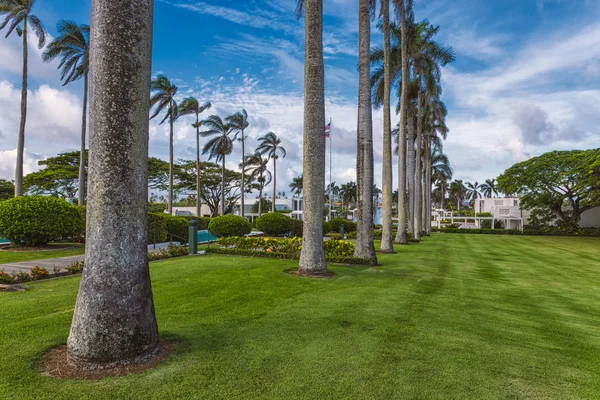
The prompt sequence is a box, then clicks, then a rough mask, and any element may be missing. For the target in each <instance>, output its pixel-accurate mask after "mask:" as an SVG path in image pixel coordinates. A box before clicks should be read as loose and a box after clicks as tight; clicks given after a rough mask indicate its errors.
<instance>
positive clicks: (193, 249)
mask: <svg viewBox="0 0 600 400" xmlns="http://www.w3.org/2000/svg"><path fill="white" fill-rule="evenodd" d="M189 242H190V254H198V223H197V221H196V220H194V219H193V220H191V221H190V230H189Z"/></svg>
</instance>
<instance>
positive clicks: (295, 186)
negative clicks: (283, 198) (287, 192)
mask: <svg viewBox="0 0 600 400" xmlns="http://www.w3.org/2000/svg"><path fill="white" fill-rule="evenodd" d="M303 185H304V175H300V176H297V177H295V178H294V179H292V183H290V185H289V187H290V189H291V190H292V191H293V192H294V193H295V194H296V196H298V199H300V194H301V193H302V189H303Z"/></svg>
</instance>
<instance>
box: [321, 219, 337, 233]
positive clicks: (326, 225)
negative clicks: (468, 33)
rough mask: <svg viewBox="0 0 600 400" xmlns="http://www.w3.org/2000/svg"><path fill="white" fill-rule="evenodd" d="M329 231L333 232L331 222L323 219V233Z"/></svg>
mask: <svg viewBox="0 0 600 400" xmlns="http://www.w3.org/2000/svg"><path fill="white" fill-rule="evenodd" d="M329 232H331V223H329V222H327V221H323V235H325V234H327V233H329ZM336 233H337V232H336Z"/></svg>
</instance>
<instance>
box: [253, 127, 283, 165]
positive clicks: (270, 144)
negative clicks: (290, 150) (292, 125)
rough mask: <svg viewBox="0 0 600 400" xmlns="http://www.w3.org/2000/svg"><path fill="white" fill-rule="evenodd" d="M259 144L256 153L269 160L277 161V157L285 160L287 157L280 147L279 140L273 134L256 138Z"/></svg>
mask: <svg viewBox="0 0 600 400" xmlns="http://www.w3.org/2000/svg"><path fill="white" fill-rule="evenodd" d="M258 141H259V142H260V144H259V145H258V147H257V148H256V151H257V152H259V153H260V154H262V155H265V154H266V155H267V157H269V158H270V159H274V160H276V159H278V158H279V155H281V156H282V158H285V156H286V155H287V153H286V151H285V148H283V146H281V139H280V138H278V137H277V135H276V134H274V133H273V132H269V133H267V134H266V135H264V136H262V137H260V138H258Z"/></svg>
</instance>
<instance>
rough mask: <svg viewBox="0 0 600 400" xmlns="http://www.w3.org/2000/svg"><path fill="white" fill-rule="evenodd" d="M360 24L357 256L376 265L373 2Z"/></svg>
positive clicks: (363, 8)
mask: <svg viewBox="0 0 600 400" xmlns="http://www.w3.org/2000/svg"><path fill="white" fill-rule="evenodd" d="M358 4H359V11H358V25H359V45H358V69H359V84H358V132H357V139H358V143H357V154H356V176H357V178H356V180H357V187H358V216H357V231H356V248H355V251H354V256H355V257H358V258H364V259H367V260H369V262H370V264H371V265H377V255H376V254H375V246H374V243H373V210H374V207H373V184H374V176H373V174H374V171H373V162H374V160H373V119H372V106H371V82H370V80H371V62H370V49H371V15H372V12H373V11H374V8H375V1H374V0H359V2H358Z"/></svg>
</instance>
